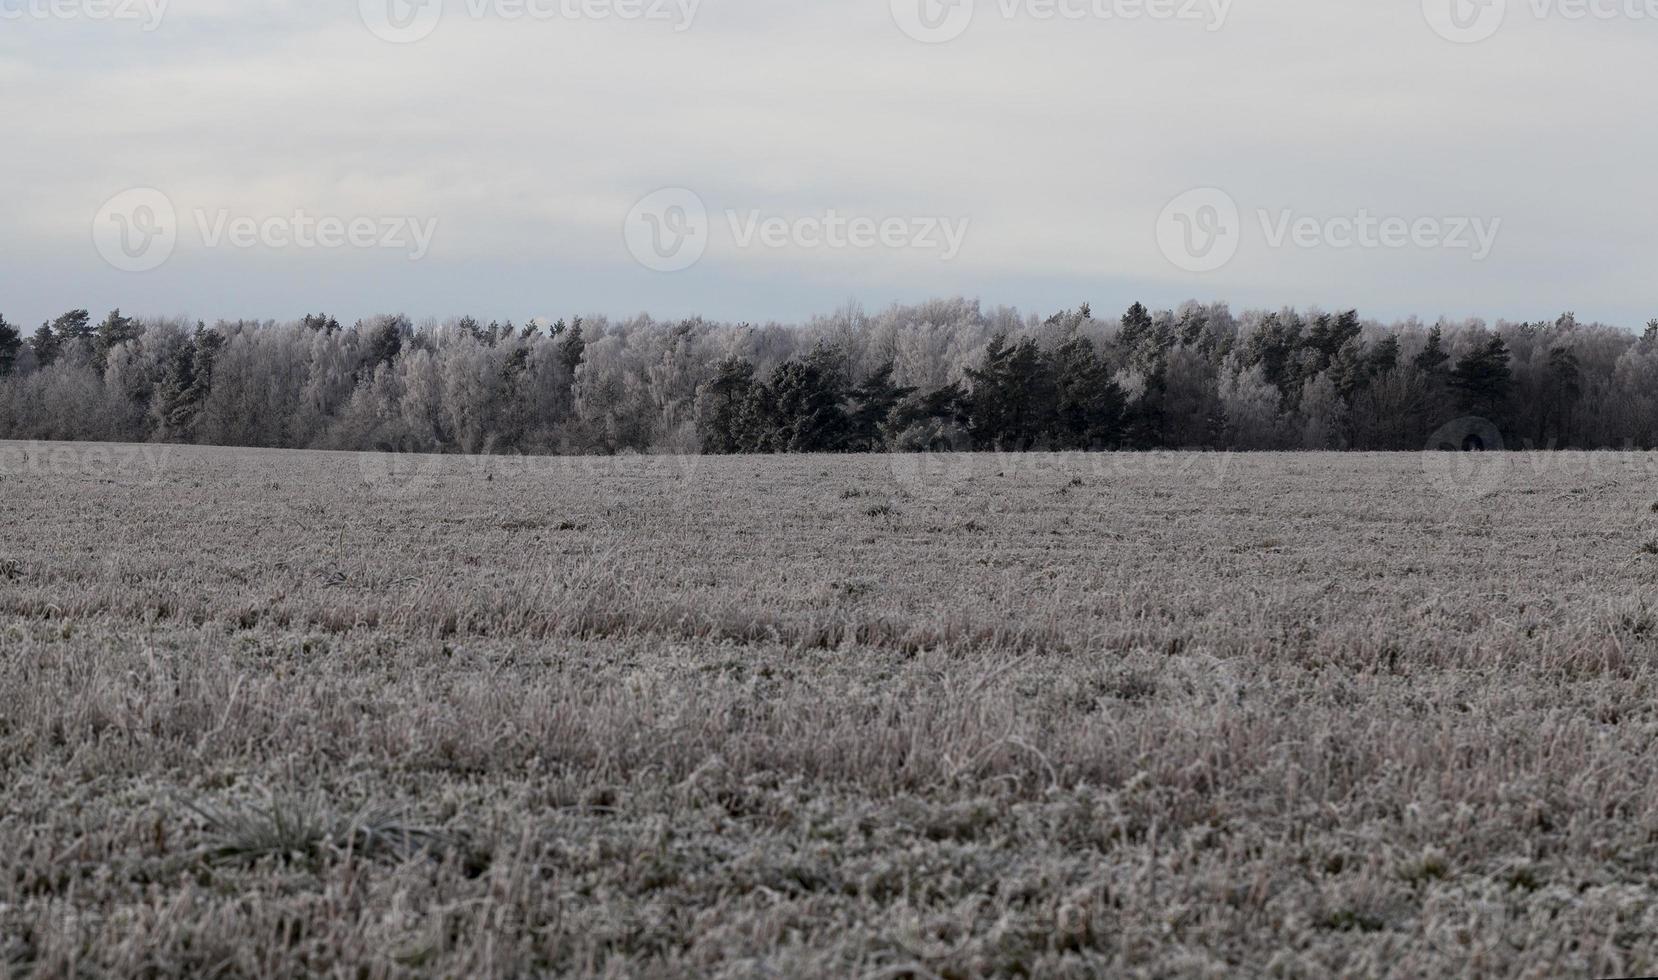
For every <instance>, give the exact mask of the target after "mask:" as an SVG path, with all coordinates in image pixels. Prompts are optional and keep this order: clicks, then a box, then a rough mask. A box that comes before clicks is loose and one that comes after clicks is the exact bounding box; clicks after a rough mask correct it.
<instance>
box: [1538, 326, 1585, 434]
mask: <svg viewBox="0 0 1658 980" xmlns="http://www.w3.org/2000/svg"><path fill="white" fill-rule="evenodd" d="M1582 397H1583V380H1582V369H1581V368H1580V367H1579V364H1578V359H1577V354H1575V353H1574V352H1573V351H1572V349H1571V348H1570V347H1567V346H1565V345H1557V346H1555V347H1554V348H1552V349H1551V350H1550V351H1549V364H1548V370H1547V373H1546V374H1545V377H1544V396H1543V411H1544V413H1545V416H1544V427H1543V431H1540V432H1539V433H1538V443H1539V445H1540V446H1542V447H1546V448H1556V449H1564V448H1566V447H1568V446H1570V445H1571V444H1572V421H1573V416H1574V415H1575V413H1576V410H1577V403H1578V399H1580V398H1582ZM1551 435H1552V436H1553V439H1552V440H1550V436H1551Z"/></svg>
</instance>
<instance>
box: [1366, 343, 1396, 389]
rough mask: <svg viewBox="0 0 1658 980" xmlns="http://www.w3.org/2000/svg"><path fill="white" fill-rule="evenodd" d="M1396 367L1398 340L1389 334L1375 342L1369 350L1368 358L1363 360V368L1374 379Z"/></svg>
mask: <svg viewBox="0 0 1658 980" xmlns="http://www.w3.org/2000/svg"><path fill="white" fill-rule="evenodd" d="M1398 367H1399V338H1398V337H1395V336H1393V335H1392V334H1389V335H1388V336H1386V337H1383V338H1382V339H1381V340H1378V341H1376V345H1375V346H1374V347H1372V348H1370V356H1369V357H1367V358H1366V359H1365V368H1366V371H1367V373H1368V374H1369V375H1370V377H1371V378H1373V379H1374V378H1377V377H1380V376H1381V375H1384V374H1386V373H1388V372H1389V371H1393V370H1395V369H1397V368H1398Z"/></svg>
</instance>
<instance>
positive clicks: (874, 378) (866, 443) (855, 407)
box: [847, 361, 915, 452]
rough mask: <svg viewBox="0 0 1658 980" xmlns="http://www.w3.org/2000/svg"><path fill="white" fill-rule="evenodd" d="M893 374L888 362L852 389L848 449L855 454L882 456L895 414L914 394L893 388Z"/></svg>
mask: <svg viewBox="0 0 1658 980" xmlns="http://www.w3.org/2000/svg"><path fill="white" fill-rule="evenodd" d="M892 370H893V368H892V362H891V361H888V362H887V363H885V364H883V365H881V367H880V368H878V369H877V370H876V371H875V373H874V374H872V375H870V376H869V377H868V378H866V379H864V383H863V384H861V385H859V386H857V387H856V388H854V389H852V411H851V413H850V415H849V417H848V419H847V426H848V437H847V448H848V449H849V450H851V451H852V452H879V451H881V450H882V449H883V448H885V446H886V436H887V427H888V425H889V423H890V422H891V420H892V416H893V412H894V411H896V410H897V408H898V405H899V404H900V403H901V402H903V401H904V399H906V398H908V397H909V396H910V395H911V394H912V393H913V392H914V391H915V389H914V388H906V387H904V386H902V385H898V384H894V383H893V380H892Z"/></svg>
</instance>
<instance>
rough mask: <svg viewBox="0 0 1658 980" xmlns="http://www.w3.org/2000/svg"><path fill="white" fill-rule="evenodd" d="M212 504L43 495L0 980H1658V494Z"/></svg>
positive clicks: (191, 453)
mask: <svg viewBox="0 0 1658 980" xmlns="http://www.w3.org/2000/svg"><path fill="white" fill-rule="evenodd" d="M171 460H172V461H171V464H170V465H171V466H172V469H171V471H170V472H169V474H168V477H169V478H168V479H167V480H166V481H164V482H163V483H161V484H153V485H152V484H146V485H143V486H126V485H121V484H119V483H110V482H103V481H98V480H93V479H90V478H88V479H85V480H82V479H79V478H77V477H74V476H60V477H57V478H49V477H46V476H44V475H41V476H30V475H27V474H25V475H23V476H21V477H16V478H8V483H7V485H6V487H5V490H6V493H5V496H4V505H5V507H6V508H7V519H8V532H9V534H8V537H7V539H6V541H5V543H4V555H3V557H0V617H3V618H0V646H3V648H4V656H0V767H3V768H0V774H3V785H4V787H5V793H4V796H3V799H0V973H8V974H13V975H44V976H64V975H71V974H74V975H95V974H114V975H151V976H172V975H208V974H214V975H261V976H310V975H317V974H329V975H366V976H406V975H408V976H413V975H436V976H456V975H503V976H505V975H514V976H516V975H534V974H567V975H568V974H573V975H610V976H618V977H620V976H699V977H700V976H715V977H720V976H724V977H750V976H756V975H775V976H850V977H878V976H884V977H950V978H955V977H976V976H1078V977H1083V976H1098V975H1114V976H1135V975H1139V976H1170V975H1178V976H1215V977H1221V976H1236V975H1279V976H1290V977H1296V976H1303V977H1326V976H1335V975H1343V976H1386V975H1408V976H1430V975H1431V976H1453V975H1472V976H1479V975H1485V976H1537V977H1545V976H1560V975H1579V976H1582V975H1634V974H1642V973H1653V972H1655V971H1658V940H1655V938H1654V937H1658V900H1655V899H1658V891H1655V888H1654V886H1653V884H1652V882H1653V881H1654V880H1655V876H1654V874H1653V871H1654V860H1655V858H1658V848H1655V845H1654V841H1658V799H1655V797H1654V794H1655V792H1658V791H1655V790H1654V787H1655V786H1658V778H1655V777H1658V757H1655V756H1654V755H1653V753H1652V752H1651V745H1652V741H1653V738H1654V736H1655V735H1658V713H1655V710H1654V707H1653V706H1654V704H1655V703H1658V701H1655V697H1654V695H1655V693H1658V687H1655V682H1658V675H1655V672H1654V669H1653V661H1654V652H1655V644H1658V629H1655V628H1654V626H1653V624H1654V623H1655V622H1658V609H1655V606H1658V603H1655V602H1654V601H1653V600H1652V598H1651V596H1652V595H1653V594H1654V593H1653V587H1654V585H1655V584H1658V560H1655V559H1654V558H1653V557H1652V556H1651V555H1650V554H1649V553H1648V552H1647V550H1646V549H1644V548H1643V544H1644V543H1646V542H1648V541H1651V540H1653V539H1654V538H1655V537H1658V512H1654V511H1653V510H1652V498H1651V492H1650V481H1648V480H1646V479H1644V478H1643V473H1644V470H1643V469H1642V467H1641V465H1636V464H1638V463H1639V461H1638V460H1637V461H1631V460H1630V459H1627V458H1623V457H1616V456H1608V457H1606V460H1607V462H1606V463H1604V464H1601V463H1598V462H1597V463H1596V465H1595V466H1589V465H1586V464H1585V461H1584V460H1582V459H1579V460H1576V461H1575V462H1574V465H1573V466H1572V467H1569V468H1554V467H1552V465H1551V464H1548V463H1546V462H1541V461H1533V462H1526V461H1520V462H1519V463H1517V464H1516V465H1515V466H1514V467H1511V471H1512V472H1514V473H1517V474H1523V479H1519V478H1517V479H1516V482H1513V483H1512V484H1511V485H1507V486H1503V487H1499V488H1498V489H1497V490H1496V491H1495V492H1494V493H1492V494H1491V495H1489V496H1487V497H1484V498H1480V499H1478V500H1473V501H1453V502H1447V501H1445V500H1444V499H1443V498H1442V497H1441V496H1439V495H1437V494H1435V493H1434V492H1433V490H1432V488H1431V487H1427V486H1424V484H1423V481H1422V470H1421V468H1420V465H1419V461H1418V460H1417V459H1416V458H1415V457H1410V456H1399V457H1389V456H1357V455H1354V456H1282V457H1245V458H1237V459H1235V460H1234V461H1233V462H1232V464H1231V465H1230V466H1229V467H1228V470H1227V478H1226V482H1225V483H1224V484H1223V485H1221V486H1218V487H1217V486H1213V485H1207V486H1195V485H1193V483H1192V481H1191V480H1190V479H1189V474H1187V473H1183V472H1182V470H1181V468H1180V467H1179V466H1178V465H1175V464H1173V463H1171V465H1170V466H1169V467H1168V468H1166V469H1165V468H1159V467H1158V466H1155V465H1137V466H1117V467H1110V468H1105V469H1102V468H1101V467H1100V465H1099V463H1098V461H1096V460H1090V459H1085V458H1073V457H1044V458H1042V459H1041V460H1040V464H1041V465H1040V466H1032V467H1029V468H1024V467H1021V466H1019V465H1016V464H1017V462H1018V461H1017V460H1010V459H1005V458H1002V459H997V460H996V461H995V465H994V466H993V467H992V466H986V467H985V468H984V473H985V477H984V479H982V480H979V479H976V480H974V481H971V482H964V483H963V484H961V485H960V486H959V487H958V488H956V489H957V491H959V492H952V493H950V494H935V493H928V492H924V491H922V490H917V489H916V488H915V487H914V486H913V485H911V484H908V483H905V482H904V481H901V480H897V479H895V477H894V475H893V473H892V470H891V469H890V467H889V466H888V465H887V463H886V461H884V460H879V459H863V458H847V459H844V460H840V459H838V460H834V461H832V462H827V463H826V462H825V461H823V460H804V459H788V458H777V459H765V460H753V459H729V460H708V461H706V462H705V463H704V465H703V469H701V470H699V479H698V480H697V481H696V483H695V485H694V486H690V487H676V488H675V491H674V492H675V493H677V494H680V495H681V496H680V498H678V499H676V500H675V501H674V502H673V504H672V506H666V505H665V504H664V501H663V498H662V495H661V494H659V493H654V492H652V491H651V489H650V488H651V486H652V484H651V483H650V481H649V480H648V479H647V478H646V477H647V476H648V474H642V473H633V472H631V471H629V469H628V467H629V466H630V465H633V464H630V463H628V462H627V461H618V462H617V464H616V466H614V467H611V468H606V469H603V470H597V471H595V472H594V473H584V474H583V475H582V476H581V478H580V479H577V478H575V477H572V476H570V475H569V471H565V470H526V471H524V472H515V473H496V474H493V475H494V477H495V478H494V479H484V478H483V476H482V475H481V472H482V471H481V470H479V469H478V468H476V467H471V466H468V465H465V464H464V462H449V463H447V465H445V466H444V467H442V468H441V469H436V470H434V472H433V473H432V474H431V486H430V488H429V490H428V491H427V492H424V493H422V494H417V495H402V496H398V497H395V498H393V497H377V496H374V495H372V494H370V493H367V492H365V491H364V490H363V489H362V488H361V486H360V482H361V481H360V479H359V473H358V470H357V467H356V464H355V463H354V461H352V460H351V459H350V458H349V457H344V458H342V457H336V456H330V455H308V454H302V453H267V452H259V451H224V450H180V451H179V452H178V453H177V454H175V455H174V456H173V457H172V458H171ZM826 467H831V468H832V470H833V474H832V476H831V477H830V478H827V479H826V478H825V476H824V472H823V471H824V469H825V468H826ZM849 489H856V490H857V492H856V493H849V492H848V490H849ZM872 508H879V509H880V510H881V512H880V513H879V514H872V513H870V511H871V509H872ZM5 569H11V570H12V573H8V572H6V571H4V570H5Z"/></svg>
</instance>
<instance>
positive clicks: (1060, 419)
mask: <svg viewBox="0 0 1658 980" xmlns="http://www.w3.org/2000/svg"><path fill="white" fill-rule="evenodd" d="M1053 365H1054V385H1055V412H1054V415H1055V419H1054V422H1055V425H1054V428H1055V448H1060V449H1105V448H1108V447H1111V446H1114V445H1116V444H1117V442H1118V441H1119V440H1120V439H1121V437H1122V424H1123V408H1124V398H1123V390H1122V388H1121V387H1119V386H1118V384H1117V382H1116V381H1115V380H1114V379H1113V378H1112V377H1111V368H1110V365H1108V364H1106V362H1105V359H1104V358H1102V357H1100V355H1099V352H1098V351H1096V350H1095V349H1094V345H1093V344H1092V343H1090V342H1089V341H1088V339H1087V338H1086V337H1080V336H1073V337H1072V338H1071V339H1070V340H1067V341H1066V342H1065V343H1063V344H1061V345H1060V346H1059V348H1058V350H1056V351H1054V356H1053Z"/></svg>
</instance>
